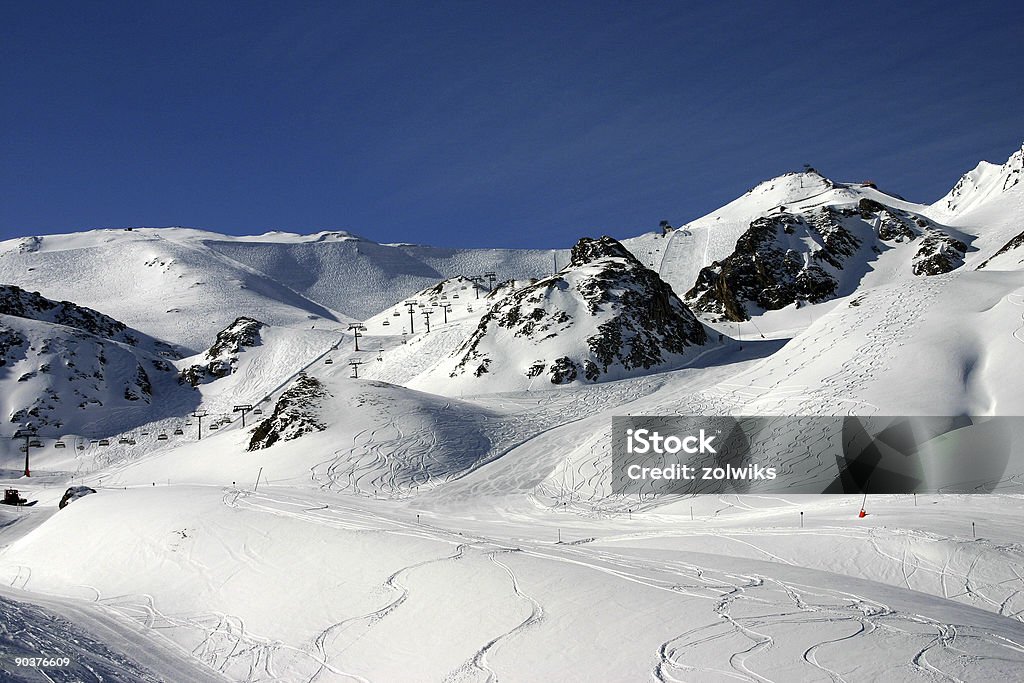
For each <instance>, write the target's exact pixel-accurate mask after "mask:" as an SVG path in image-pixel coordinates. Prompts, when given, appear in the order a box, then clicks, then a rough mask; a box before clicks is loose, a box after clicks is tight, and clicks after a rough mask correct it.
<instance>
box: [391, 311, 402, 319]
mask: <svg viewBox="0 0 1024 683" xmlns="http://www.w3.org/2000/svg"><path fill="white" fill-rule="evenodd" d="M391 315H393V316H394V317H396V318H397V317H398V316H400V315H402V314H401V313H399V312H398V311H395V312H394V313H392V314H391Z"/></svg>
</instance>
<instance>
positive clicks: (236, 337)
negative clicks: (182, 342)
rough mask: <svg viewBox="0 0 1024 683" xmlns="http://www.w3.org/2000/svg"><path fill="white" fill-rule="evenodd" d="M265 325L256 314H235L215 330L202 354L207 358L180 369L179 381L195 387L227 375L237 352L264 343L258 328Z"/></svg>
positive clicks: (232, 369)
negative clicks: (214, 337)
mask: <svg viewBox="0 0 1024 683" xmlns="http://www.w3.org/2000/svg"><path fill="white" fill-rule="evenodd" d="M264 327H266V325H265V324H264V323H261V322H260V321H259V320H256V319H255V318H249V317H246V316H240V317H238V318H235V321H234V322H233V323H231V324H230V325H228V326H227V327H226V328H224V329H223V330H221V331H220V332H218V333H217V339H216V341H214V343H213V346H211V347H210V348H209V349H208V350H207V352H206V353H205V354H204V356H203V357H204V359H205V360H206V362H205V363H200V364H196V365H190V366H189V367H187V368H185V369H184V370H182V371H181V374H180V375H179V377H178V381H179V382H182V383H183V384H190V385H192V386H194V387H197V386H199V385H200V384H205V383H206V382H212V381H213V380H216V379H220V378H221V377H227V376H228V375H230V374H231V373H232V372H234V369H235V365H236V364H237V363H238V354H239V353H242V352H243V351H245V350H246V349H247V348H251V347H254V346H259V345H260V344H262V343H263V340H262V339H261V338H260V330H261V329H263V328H264Z"/></svg>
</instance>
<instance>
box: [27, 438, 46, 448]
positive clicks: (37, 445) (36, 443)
mask: <svg viewBox="0 0 1024 683" xmlns="http://www.w3.org/2000/svg"><path fill="white" fill-rule="evenodd" d="M29 445H30V446H32V448H42V447H43V442H42V441H40V440H39V439H32V442H31V443H30V444H29Z"/></svg>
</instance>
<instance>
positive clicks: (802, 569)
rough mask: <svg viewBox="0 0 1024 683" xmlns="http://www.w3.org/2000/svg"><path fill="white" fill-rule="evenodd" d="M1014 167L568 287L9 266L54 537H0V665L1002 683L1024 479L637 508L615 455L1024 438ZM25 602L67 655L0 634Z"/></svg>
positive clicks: (52, 256)
mask: <svg viewBox="0 0 1024 683" xmlns="http://www.w3.org/2000/svg"><path fill="white" fill-rule="evenodd" d="M1019 159H1020V155H1019V153H1018V154H1015V155H1014V156H1013V157H1011V159H1010V161H1009V162H1008V163H1007V164H1006V165H1003V166H999V167H996V166H992V167H991V168H989V167H988V166H984V165H983V166H982V167H979V168H980V169H981V170H980V171H978V170H977V169H976V171H975V172H972V173H969V174H968V175H967V176H965V180H964V181H962V182H961V184H960V187H959V189H958V190H957V191H956V192H954V193H951V194H950V196H948V197H946V198H944V199H943V200H940V201H939V202H937V203H936V204H933V205H930V206H929V205H924V204H916V203H913V202H909V201H906V200H904V199H901V198H899V197H897V196H895V195H891V194H887V193H884V192H881V191H880V190H878V189H877V188H875V187H873V186H871V185H870V184H858V183H840V182H835V181H832V180H829V179H827V178H825V177H824V176H822V175H820V174H818V173H817V172H814V171H807V172H803V173H793V174H785V175H783V176H780V177H778V178H774V179H772V180H769V181H766V182H765V183H761V184H759V185H758V186H756V187H755V188H753V189H751V190H750V191H749V192H747V193H746V194H744V195H743V196H741V197H739V198H738V199H737V200H735V201H734V202H731V203H730V204H728V205H727V206H725V207H723V208H722V209H719V210H718V211H715V212H713V213H711V214H709V215H708V216H705V217H702V218H698V219H695V220H692V221H690V222H684V223H680V224H679V225H680V227H679V229H677V230H674V231H670V232H666V233H665V234H662V233H653V234H648V235H640V236H637V237H634V238H631V239H628V240H623V241H622V242H617V241H615V240H613V239H611V238H601V239H583V240H581V241H580V242H579V243H578V244H577V245H576V246H575V248H573V249H572V250H571V251H569V250H566V251H564V252H559V253H558V254H555V259H557V263H558V264H560V265H561V266H562V267H561V268H560V270H558V272H556V273H554V274H552V273H551V270H552V262H553V260H554V259H552V254H551V252H550V251H541V250H538V251H535V252H534V251H527V252H513V251H510V250H495V251H488V250H457V249H451V250H441V249H432V248H429V247H418V246H411V245H381V244H375V243H372V242H369V241H367V240H362V239H360V238H358V237H355V236H353V235H351V234H348V233H340V232H331V233H319V234H317V235H312V236H300V235H291V234H283V233H271V234H267V235H261V236H258V237H237V238H236V237H225V236H220V235H215V234H213V233H208V232H202V231H194V230H184V229H167V230H155V229H136V230H132V231H94V232H92V233H83V234H79V235H63V236H61V235H58V236H46V237H42V238H25V239H22V240H14V241H10V242H7V243H4V244H3V245H0V281H6V282H8V283H11V285H16V286H7V287H4V288H2V289H0V291H2V292H3V293H4V296H3V298H2V299H0V306H2V307H3V308H2V310H0V392H2V393H0V396H2V400H3V401H4V403H3V406H2V407H3V409H4V410H5V411H6V412H5V413H4V416H5V417H7V416H11V417H12V418H14V417H16V418H18V419H17V420H16V421H15V422H10V423H7V422H5V424H7V425H8V426H7V428H6V429H5V430H0V434H2V435H4V436H10V434H11V433H12V432H13V430H14V428H15V427H16V426H17V425H18V424H21V423H22V422H24V421H27V420H29V419H31V420H33V421H34V422H35V423H36V424H38V425H40V426H41V427H45V429H43V428H41V429H40V434H41V438H42V439H43V441H44V444H43V446H42V447H33V448H32V458H33V460H32V461H33V475H34V476H33V477H32V478H25V477H20V475H19V474H18V473H17V471H16V469H15V466H16V465H19V464H20V462H21V460H20V458H21V457H22V456H21V455H20V454H19V453H18V452H17V450H16V448H17V446H18V444H19V441H18V440H12V439H9V438H8V439H3V440H0V454H2V455H3V456H4V457H5V458H6V460H5V465H4V466H3V467H2V468H0V472H2V473H3V475H4V476H5V477H6V480H5V484H6V485H11V486H14V487H15V488H18V489H19V490H20V492H21V495H23V496H24V497H25V498H27V499H29V500H38V504H37V505H35V506H34V507H31V508H19V509H15V508H13V507H9V506H0V585H3V586H4V587H3V588H0V603H2V607H3V609H2V610H0V632H2V631H3V630H4V629H7V631H8V632H10V633H23V634H30V635H31V638H32V639H33V640H32V641H31V642H32V643H38V644H39V645H38V647H39V648H42V647H43V645H44V644H45V646H46V647H48V648H53V650H54V651H55V652H71V653H74V652H75V651H76V648H77V649H78V650H80V651H83V652H84V651H93V652H94V654H95V656H91V657H84V656H83V657H81V658H79V661H83V662H89V666H94V663H95V662H100V664H95V666H99V667H100V668H99V669H97V670H102V671H108V670H111V669H113V670H114V671H117V670H118V669H120V671H122V672H128V673H126V674H124V675H123V676H122V677H123V678H125V679H126V680H136V679H138V680H201V674H202V672H205V673H207V674H208V675H209V677H210V678H211V679H216V680H221V679H223V678H227V679H229V680H239V681H246V682H252V683H257V682H260V681H272V680H303V681H326V680H451V681H465V680H496V679H499V678H500V679H510V680H516V679H521V680H556V679H557V680H565V679H579V680H595V679H601V680H639V679H643V678H652V679H654V680H659V681H669V680H682V679H693V678H696V679H698V680H702V679H704V678H708V679H712V678H721V679H723V680H724V679H737V678H738V679H743V680H818V679H820V680H887V679H897V680H916V679H918V678H921V677H924V678H928V679H936V680H938V679H943V680H1012V679H1014V678H1015V677H1018V676H1019V672H1020V671H1021V670H1022V667H1024V651H1022V648H1021V646H1020V643H1021V642H1022V641H1021V637H1022V623H1024V593H1022V592H1021V591H1020V590H1019V588H1020V567H1022V566H1024V533H1022V531H1021V529H1022V528H1024V525H1022V524H1021V520H1022V519H1024V507H1022V506H1024V498H1022V496H1021V494H1020V482H1021V481H1022V480H1024V472H1016V471H1012V472H1011V471H1008V472H1006V474H1005V476H1004V478H1003V480H1001V481H999V482H987V483H988V484H990V485H991V486H989V488H994V492H993V493H992V494H990V495H985V496H961V495H955V496H954V495H948V494H941V495H933V494H927V495H925V494H919V495H917V496H914V497H912V496H909V495H907V496H881V495H875V494H873V493H871V494H870V495H868V496H867V497H865V496H862V495H857V496H821V497H813V498H811V497H803V496H789V495H774V494H773V495H771V496H761V495H746V494H743V493H740V492H738V491H737V493H735V494H733V493H729V494H722V495H709V496H696V497H687V498H679V497H677V496H674V495H671V494H669V495H663V494H661V493H652V494H651V495H647V494H646V493H645V492H644V491H640V493H639V494H637V495H626V494H622V493H621V492H618V493H617V492H616V489H615V487H614V482H615V481H616V477H617V476H621V472H617V470H616V467H615V461H614V459H613V457H612V451H611V439H610V434H611V423H612V419H613V418H614V417H620V416H623V415H634V416H636V415H651V416H653V415H666V416H671V415H687V416H726V415H728V416H744V415H780V416H798V417H797V419H799V416H805V415H857V416H873V415H874V416H877V415H949V416H957V417H962V416H983V417H984V416H1012V415H1020V414H1022V411H1024V399H1022V398H1021V396H1020V392H1019V387H1020V386H1021V385H1022V384H1024V370H1022V366H1021V364H1020V363H1019V362H1018V359H1019V356H1020V349H1021V348H1022V347H1021V346H1020V344H1021V343H1024V267H1022V264H1024V238H1022V237H1021V235H1022V234H1024V232H1022V231H1024V183H1020V182H1016V183H1015V182H1014V181H1013V179H1014V178H1015V177H1018V176H1019V170H1018V171H1015V170H1014V169H1019V167H1020V164H1019ZM1015 164H1016V165H1015ZM954 195H955V196H954ZM491 273H493V275H489V274H491ZM19 287H20V289H19ZM31 290H39V292H40V294H33V293H30V291H31ZM688 293H689V301H690V302H692V305H690V306H688V305H687V303H686V299H684V298H683V297H684V296H685V295H687V294H688ZM55 298H65V299H70V300H71V301H73V302H75V303H69V302H59V301H56V300H55ZM84 306H89V307H90V309H95V310H90V309H86V308H84ZM119 321H124V322H119ZM357 322H358V323H360V324H361V325H362V329H360V330H359V331H360V333H361V336H359V337H358V338H357V339H356V338H353V334H352V331H351V330H350V329H349V328H350V324H352V323H357ZM428 324H429V331H428ZM719 335H722V336H719ZM734 340H735V341H734ZM357 342H358V346H357ZM179 355H188V356H189V357H185V358H178V357H177V356H179ZM140 369H141V370H142V371H143V372H144V374H145V377H143V375H142V373H140ZM179 373H182V374H183V376H184V378H185V379H186V380H188V381H179ZM356 375H358V378H357V377H356ZM192 384H195V386H192ZM540 388H544V389H545V391H536V390H537V389H540ZM82 401H84V402H85V405H84V406H80V405H79V404H80V403H81V402H82ZM101 404H102V405H101ZM245 406H248V408H247V409H246V410H247V412H245V413H243V414H242V415H240V414H239V412H236V408H239V407H245ZM33 410H34V413H33V412H32V411H33ZM30 413H31V414H30ZM200 415H201V416H203V417H202V418H200V417H199V416H200ZM243 415H245V417H244V418H243ZM243 419H245V420H247V421H246V422H243ZM200 420H202V421H201V422H200ZM197 422H198V424H197ZM200 426H201V427H202V430H203V431H202V432H201V436H202V438H201V440H200V438H199V436H200V431H199V428H200ZM214 426H216V428H214ZM129 431H131V434H128V432H129ZM106 434H110V435H121V437H122V438H112V439H109V441H110V443H109V444H108V445H104V446H101V445H99V444H98V443H97V444H95V445H94V444H92V443H90V439H89V438H83V439H75V440H74V443H76V444H77V443H78V442H79V441H81V446H79V447H77V448H71V445H72V443H73V441H72V438H70V437H74V436H84V437H90V438H92V437H97V436H101V435H106ZM61 435H64V436H65V439H66V441H67V444H68V448H66V449H58V448H54V447H53V443H54V442H55V440H56V439H55V437H57V436H61ZM129 437H131V438H129ZM810 437H811V438H813V437H814V435H810ZM104 441H106V439H104ZM122 441H123V442H124V443H122ZM4 448H6V450H4ZM79 448H80V449H81V450H79ZM761 456H763V457H762V459H763V461H764V462H765V463H772V464H774V465H776V466H777V467H778V468H779V470H780V472H782V473H783V476H800V475H801V473H803V474H806V473H807V472H808V471H809V470H810V468H813V467H817V468H822V467H829V466H831V463H830V462H820V461H819V462H816V463H808V462H806V461H805V460H806V459H801V457H800V456H799V450H798V449H795V448H794V449H790V448H789V446H788V444H787V445H786V447H783V448H779V449H777V450H773V451H772V452H765V453H763V454H761ZM75 486H79V487H88V489H90V490H94V491H95V493H90V494H89V495H87V496H83V497H81V498H80V499H78V500H76V501H75V502H74V504H72V505H68V506H66V507H65V508H64V509H59V504H60V500H61V499H62V497H63V495H64V494H65V493H66V492H67V491H68V489H69V488H72V489H73V488H74V487H75ZM72 495H73V492H72ZM862 507H866V512H865V515H864V516H859V514H858V513H859V511H860V510H861V509H862ZM975 525H976V528H975ZM69 549H70V550H69ZM254 595H258V596H259V598H260V599H259V600H254V599H253V598H252V596H254ZM609 595H614V596H616V599H614V600H609V599H595V596H599V598H605V597H606V596H609ZM30 599H31V600H45V601H47V603H46V606H47V608H49V609H53V610H56V611H62V612H63V613H64V614H65V615H66V616H68V618H69V619H72V621H74V624H73V625H69V624H68V623H67V622H57V621H51V620H50V617H48V616H46V615H45V614H44V613H43V610H42V608H38V609H37V608H32V609H28V608H15V607H10V605H11V604H14V605H18V604H22V603H23V602H24V601H27V600H30ZM40 624H45V625H46V626H45V627H42V626H40ZM51 624H52V626H51ZM80 629H85V630H86V631H87V632H92V633H103V634H109V633H112V632H113V633H117V634H118V635H117V636H116V637H114V636H105V638H107V639H108V640H110V641H112V642H113V641H117V642H119V643H121V644H122V646H124V647H127V648H129V649H130V650H131V652H132V653H133V654H134V656H135V658H136V659H138V660H139V661H145V663H146V664H147V666H151V667H152V668H153V670H154V671H157V672H159V674H154V675H149V674H146V673H145V672H143V671H142V667H135V666H134V665H129V664H125V665H123V666H120V667H118V663H117V660H116V657H114V656H113V655H111V654H110V653H107V652H105V651H102V646H101V645H100V644H99V643H96V642H94V641H93V640H90V639H89V638H86V637H82V635H81V633H80ZM110 629H113V631H111V630H110ZM157 629H159V633H160V634H161V637H160V639H159V640H158V641H156V642H157V643H162V644H163V646H164V647H165V648H166V647H170V648H171V649H174V652H176V653H177V655H176V656H174V654H173V653H171V655H168V653H167V652H165V651H162V650H160V648H155V647H154V648H151V647H148V646H147V642H148V636H147V634H151V633H152V632H154V631H155V630H157ZM409 634H415V637H412V638H411V637H409ZM2 640H3V639H2V638H0V641H2ZM0 645H2V642H0ZM22 649H24V648H22ZM567 651H568V652H570V653H571V655H572V656H571V657H570V658H567V657H566V652H567ZM18 652H22V650H18ZM24 654H31V653H28V652H26V653H24ZM182 659H191V661H192V663H193V665H194V666H195V667H196V668H197V670H198V671H200V674H194V673H190V672H188V667H187V666H184V667H183V666H182V663H181V661H180V660H182ZM410 662H415V670H413V671H412V673H410V666H411V665H410ZM101 665H102V666H101ZM5 666H8V664H7V663H6V660H3V661H0V678H2V677H4V676H8V677H13V676H14V674H11V673H9V667H8V668H4V667H5ZM76 671H78V670H76ZM183 672H184V673H183ZM15 673H18V672H17V671H16V672H15ZM76 675H77V673H76ZM81 675H82V676H87V675H88V674H87V673H86V672H82V674H81ZM111 675H113V676H115V677H116V673H114V674H111ZM146 676H149V678H148V679H147V678H146ZM5 680H6V679H5Z"/></svg>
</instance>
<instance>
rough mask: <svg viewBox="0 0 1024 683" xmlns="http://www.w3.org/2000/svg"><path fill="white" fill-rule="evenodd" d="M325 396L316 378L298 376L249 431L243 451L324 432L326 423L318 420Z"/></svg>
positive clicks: (326, 394) (323, 389) (324, 391)
mask: <svg viewBox="0 0 1024 683" xmlns="http://www.w3.org/2000/svg"><path fill="white" fill-rule="evenodd" d="M328 395H329V394H328V393H327V390H326V389H325V388H324V385H323V384H322V383H321V382H320V381H319V380H318V379H316V378H315V377H310V376H309V375H307V374H305V373H302V374H300V375H299V376H298V377H297V378H296V379H295V381H294V382H292V384H291V386H289V387H288V388H287V389H286V390H285V391H284V393H282V394H281V397H280V398H279V399H278V400H277V404H276V405H275V406H274V412H273V414H271V416H270V417H268V418H266V419H265V420H262V421H261V422H259V423H258V424H257V425H256V427H255V428H253V432H252V438H251V439H250V440H249V447H248V449H247V450H250V451H256V450H260V449H263V448H270V447H271V446H273V445H274V444H275V443H277V442H278V441H290V440H292V439H297V438H299V437H300V436H302V435H303V434H309V433H310V432H322V431H323V430H325V429H327V423H326V422H324V421H323V420H322V419H321V417H320V404H321V402H322V400H323V399H324V398H326V397H327V396H328Z"/></svg>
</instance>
